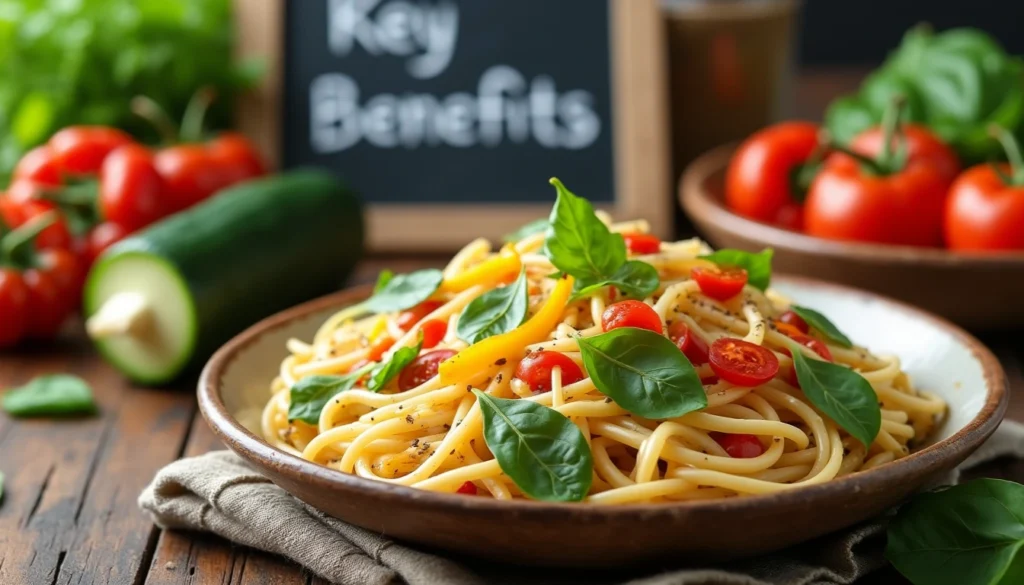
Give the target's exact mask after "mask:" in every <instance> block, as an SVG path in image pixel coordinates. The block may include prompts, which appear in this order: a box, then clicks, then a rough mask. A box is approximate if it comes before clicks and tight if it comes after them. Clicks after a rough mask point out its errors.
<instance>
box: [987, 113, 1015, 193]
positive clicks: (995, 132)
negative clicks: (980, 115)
mask: <svg viewBox="0 0 1024 585" xmlns="http://www.w3.org/2000/svg"><path fill="white" fill-rule="evenodd" d="M988 133H989V135H990V136H992V138H995V139H996V140H998V141H999V143H1000V144H1002V145H1003V150H1004V151H1005V152H1006V159H1007V160H1009V161H1010V175H1009V176H1007V175H1006V174H1005V173H1003V172H1002V169H1000V168H999V166H998V165H996V164H993V168H994V169H996V174H997V175H999V178H1000V179H1002V181H1003V182H1004V183H1006V184H1007V185H1011V186H1019V185H1024V157H1021V153H1020V145H1018V144H1017V139H1016V138H1014V136H1013V134H1012V133H1011V132H1010V131H1009V130H1007V129H1006V128H1003V127H1002V126H1000V125H998V124H992V125H990V126H989V127H988Z"/></svg>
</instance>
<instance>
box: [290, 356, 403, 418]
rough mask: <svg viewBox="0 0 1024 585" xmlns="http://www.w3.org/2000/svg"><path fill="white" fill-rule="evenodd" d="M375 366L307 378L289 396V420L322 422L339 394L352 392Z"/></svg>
mask: <svg viewBox="0 0 1024 585" xmlns="http://www.w3.org/2000/svg"><path fill="white" fill-rule="evenodd" d="M396 353H397V352H396ZM373 367H374V365H373V364H368V365H366V366H365V367H363V368H360V369H358V370H356V371H355V372H352V373H351V374H346V375H344V376H307V377H305V378H302V379H301V380H299V381H298V382H296V383H295V384H294V385H292V387H291V390H289V394H288V420H289V421H293V420H301V421H302V422H304V423H308V424H311V425H315V424H317V423H319V422H320V411H322V410H323V409H324V406H326V405H327V403H328V402H329V401H330V400H331V399H332V398H334V397H335V396H337V395H338V394H340V393H342V392H344V391H346V390H351V389H352V387H353V386H355V385H356V382H358V381H359V378H362V377H363V376H365V375H366V373H367V372H369V371H370V370H371V369H373Z"/></svg>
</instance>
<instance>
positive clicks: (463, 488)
mask: <svg viewBox="0 0 1024 585" xmlns="http://www.w3.org/2000/svg"><path fill="white" fill-rule="evenodd" d="M455 493H457V494H466V495H467V496H475V495H476V493H477V490H476V484H475V483H473V482H471V481H467V482H466V483H464V484H462V485H460V486H459V489H457V490H455Z"/></svg>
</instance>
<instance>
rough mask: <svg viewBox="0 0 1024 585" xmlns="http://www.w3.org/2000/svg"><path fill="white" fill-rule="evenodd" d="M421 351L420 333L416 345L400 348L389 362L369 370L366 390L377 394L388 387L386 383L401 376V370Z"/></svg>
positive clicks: (421, 339)
mask: <svg viewBox="0 0 1024 585" xmlns="http://www.w3.org/2000/svg"><path fill="white" fill-rule="evenodd" d="M421 349H423V333H422V332H420V339H419V341H418V342H417V343H416V345H413V346H411V347H403V348H400V349H399V350H398V351H396V352H395V353H394V355H392V356H391V359H390V360H388V361H386V362H384V363H382V364H379V365H377V366H376V367H374V368H373V369H372V370H370V380H369V382H367V383H366V389H367V390H372V391H374V392H379V391H380V390H381V388H383V387H385V386H387V385H388V382H390V381H391V380H394V379H395V377H396V376H398V374H401V373H402V369H404V368H405V366H407V365H409V364H410V363H412V361H413V360H414V359H416V356H418V355H420V350H421Z"/></svg>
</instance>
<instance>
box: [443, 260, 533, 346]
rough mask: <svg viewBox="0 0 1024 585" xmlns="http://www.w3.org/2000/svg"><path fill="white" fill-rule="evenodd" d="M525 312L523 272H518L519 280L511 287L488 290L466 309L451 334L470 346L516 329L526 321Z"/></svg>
mask: <svg viewBox="0 0 1024 585" xmlns="http://www.w3.org/2000/svg"><path fill="white" fill-rule="evenodd" d="M529 308H530V297H529V294H528V292H527V284H526V272H525V271H520V272H519V278H517V279H516V281H515V282H513V283H512V284H510V285H508V286H505V287H502V288H496V289H494V290H489V291H487V292H486V293H484V294H482V295H480V296H479V297H477V298H475V299H473V300H472V301H471V302H470V303H469V304H468V305H466V308H465V309H464V310H463V311H462V315H460V316H459V323H458V325H457V326H456V328H455V333H456V335H458V336H459V339H461V340H463V341H465V342H466V343H468V344H470V345H472V344H474V343H477V342H479V341H483V340H484V339H487V338H488V337H490V336H492V335H500V334H502V333H507V332H509V331H512V330H513V329H515V328H516V327H519V326H520V325H522V324H523V321H525V320H526V313H527V311H528V310H529Z"/></svg>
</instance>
